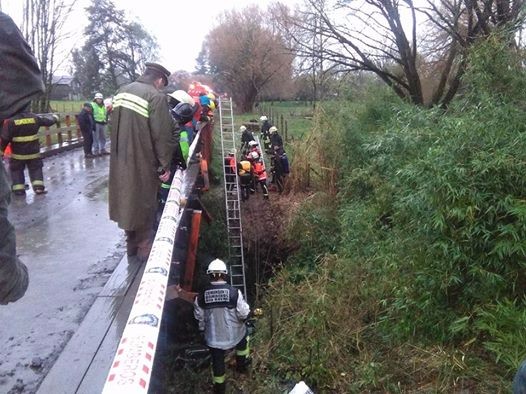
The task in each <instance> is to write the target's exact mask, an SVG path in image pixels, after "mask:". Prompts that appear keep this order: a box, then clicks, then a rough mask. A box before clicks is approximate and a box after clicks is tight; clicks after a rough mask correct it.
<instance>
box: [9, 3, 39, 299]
mask: <svg viewBox="0 0 526 394" xmlns="http://www.w3.org/2000/svg"><path fill="white" fill-rule="evenodd" d="M0 37H2V39H1V40H0V70H2V94H0V126H1V125H2V124H3V122H4V119H7V118H10V117H11V116H13V115H15V114H17V113H18V112H20V111H21V110H22V109H23V108H26V107H27V105H28V104H29V103H30V101H31V100H32V99H35V98H37V97H38V96H40V95H41V94H42V93H44V83H43V81H42V74H41V73H40V69H39V67H38V63H37V61H36V59H35V57H34V55H33V52H32V51H31V48H30V47H29V45H28V43H27V42H26V40H25V39H24V37H23V36H22V33H21V32H20V30H19V29H18V27H17V25H16V24H15V23H14V22H13V20H12V19H11V18H10V17H9V16H8V15H6V14H4V13H3V12H1V11H0ZM0 156H1V152H0ZM10 198H11V192H10V190H9V184H8V182H7V174H6V171H5V167H4V166H3V165H2V163H0V304H1V305H5V304H8V303H10V302H15V301H16V300H18V299H20V298H21V297H22V296H23V295H24V294H25V292H26V289H27V286H28V284H29V276H28V272H27V268H26V266H25V265H24V264H23V263H22V262H21V261H20V260H19V259H18V257H17V254H16V237H15V229H14V228H13V226H12V225H11V223H10V222H9V220H8V219H7V207H8V205H9V202H10Z"/></svg>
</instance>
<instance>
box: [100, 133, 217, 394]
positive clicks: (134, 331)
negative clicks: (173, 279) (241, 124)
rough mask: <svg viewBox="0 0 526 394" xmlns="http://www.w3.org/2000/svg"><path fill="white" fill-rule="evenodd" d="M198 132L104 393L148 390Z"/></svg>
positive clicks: (164, 216) (178, 178) (193, 172)
mask: <svg viewBox="0 0 526 394" xmlns="http://www.w3.org/2000/svg"><path fill="white" fill-rule="evenodd" d="M206 127H210V125H209V124H207V125H206V126H205V128H206ZM202 131H204V130H201V131H199V133H198V134H197V135H196V137H195V138H194V141H193V143H192V145H191V147H190V153H189V159H188V162H187V164H188V165H187V167H188V168H187V170H186V171H181V170H177V172H176V173H175V176H174V179H173V181H172V185H171V187H170V192H169V194H168V199H167V201H166V205H165V207H164V211H163V214H162V217H161V221H160V224H159V227H158V229H157V233H156V235H155V239H154V242H153V246H152V250H151V252H150V255H149V257H148V261H147V263H146V267H145V269H144V274H143V277H142V279H141V282H140V285H139V289H138V291H137V295H136V297H135V301H134V304H133V307H132V309H131V311H130V314H129V317H128V320H127V324H126V327H125V328H124V332H123V334H122V337H121V340H120V342H119V346H118V348H117V352H116V354H115V357H114V360H113V363H112V366H111V368H110V371H109V373H108V377H107V379H106V384H105V386H104V390H103V393H105V394H110V393H111V394H116V393H122V394H134V393H141V394H144V393H147V392H148V388H149V385H150V378H151V374H152V369H153V362H154V358H155V352H156V348H157V340H158V336H159V330H160V326H161V319H162V314H163V310H164V301H165V298H166V291H167V287H168V278H169V273H170V268H171V264H172V252H173V249H174V243H175V237H176V233H177V230H178V228H179V225H180V222H181V218H182V216H183V213H184V209H185V206H186V201H187V199H188V197H189V195H190V193H191V192H192V188H193V185H194V183H195V179H196V178H197V172H198V166H199V164H198V160H196V155H197V154H198V151H199V149H200V148H201V146H200V145H199V146H198V144H201V141H200V140H201V136H202V134H203V133H202ZM207 131H209V130H207ZM204 134H206V133H204Z"/></svg>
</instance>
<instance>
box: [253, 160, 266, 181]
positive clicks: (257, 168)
mask: <svg viewBox="0 0 526 394" xmlns="http://www.w3.org/2000/svg"><path fill="white" fill-rule="evenodd" d="M254 175H255V176H256V177H257V178H258V181H264V180H265V179H267V171H266V170H265V164H264V163H263V162H262V161H256V162H255V163H254Z"/></svg>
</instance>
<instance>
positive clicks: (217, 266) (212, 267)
mask: <svg viewBox="0 0 526 394" xmlns="http://www.w3.org/2000/svg"><path fill="white" fill-rule="evenodd" d="M206 273H207V275H210V274H225V275H226V274H228V270H227V269H226V264H225V262H224V261H223V260H219V259H215V260H213V261H212V262H211V263H210V264H208V269H207V270H206Z"/></svg>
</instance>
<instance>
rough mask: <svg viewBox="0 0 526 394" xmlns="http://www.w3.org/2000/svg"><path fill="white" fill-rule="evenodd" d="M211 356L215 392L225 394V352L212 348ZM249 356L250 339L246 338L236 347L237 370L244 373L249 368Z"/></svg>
mask: <svg viewBox="0 0 526 394" xmlns="http://www.w3.org/2000/svg"><path fill="white" fill-rule="evenodd" d="M210 354H211V356H212V372H213V374H212V375H213V376H212V380H213V382H214V392H215V393H224V392H225V351H224V350H223V349H216V348H213V347H211V348H210ZM248 354H249V347H248V337H244V338H243V339H242V340H241V341H240V342H239V343H238V344H237V345H236V368H237V369H238V370H239V371H244V370H245V369H246V367H247V359H248Z"/></svg>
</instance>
